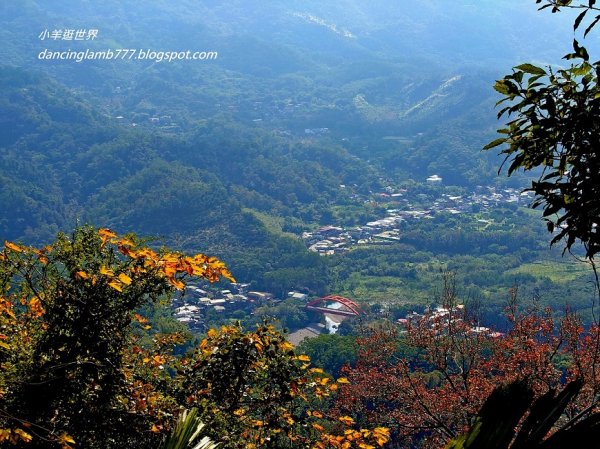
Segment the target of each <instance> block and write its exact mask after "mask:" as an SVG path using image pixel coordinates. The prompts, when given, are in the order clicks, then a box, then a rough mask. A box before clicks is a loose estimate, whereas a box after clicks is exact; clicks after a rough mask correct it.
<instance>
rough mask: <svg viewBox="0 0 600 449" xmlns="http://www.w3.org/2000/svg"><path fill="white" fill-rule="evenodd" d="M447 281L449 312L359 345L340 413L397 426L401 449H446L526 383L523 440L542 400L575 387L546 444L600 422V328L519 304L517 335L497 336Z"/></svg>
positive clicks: (514, 316) (396, 443)
mask: <svg viewBox="0 0 600 449" xmlns="http://www.w3.org/2000/svg"><path fill="white" fill-rule="evenodd" d="M446 281H447V282H446V284H445V288H444V291H443V293H442V299H444V303H443V305H442V307H441V308H439V309H437V310H434V311H431V312H428V313H426V314H424V316H422V317H417V318H414V319H413V320H412V321H410V322H408V323H407V328H406V333H402V334H401V333H400V332H399V329H398V328H397V327H396V325H393V324H390V325H389V326H388V327H382V328H375V329H371V330H370V331H369V332H367V334H366V335H365V336H364V337H361V338H360V339H359V346H360V351H359V357H358V361H357V363H356V366H355V367H354V368H350V367H348V368H346V375H347V378H348V380H349V384H347V385H343V386H342V388H341V389H340V392H339V395H338V396H337V399H336V402H335V406H334V410H335V411H337V413H339V414H341V415H342V414H343V415H348V416H351V417H352V418H353V419H355V420H356V421H357V422H358V423H359V424H360V425H362V426H385V427H389V428H390V430H391V435H392V442H393V447H398V448H414V447H424V448H425V447H443V445H444V444H445V443H446V442H447V441H449V440H450V439H453V438H457V437H458V436H459V435H460V434H461V433H462V432H464V431H465V429H468V428H469V427H470V426H472V425H474V424H476V423H477V417H478V415H479V413H480V410H481V409H482V407H483V405H484V403H485V402H486V400H487V399H488V398H489V397H490V395H491V394H492V392H493V391H494V390H495V389H496V388H497V387H498V386H499V385H503V384H509V383H514V382H517V383H519V384H520V385H522V387H523V389H524V390H526V391H527V392H528V393H527V394H528V395H530V399H529V400H526V401H525V403H524V408H523V410H521V411H520V412H519V410H516V411H515V416H517V418H518V419H516V421H515V423H514V425H513V428H512V429H511V431H512V432H514V427H515V426H518V427H519V428H520V426H522V425H524V424H523V414H524V412H525V410H526V409H527V407H528V406H529V405H531V402H532V401H533V400H536V399H538V398H542V397H546V396H547V397H548V398H549V397H550V396H552V394H553V393H551V392H553V391H555V390H556V389H558V388H560V386H561V385H562V384H563V383H564V382H565V381H569V380H572V381H574V382H576V383H577V385H578V387H577V395H572V396H569V401H567V403H565V404H564V407H563V408H562V409H561V410H560V413H559V414H558V416H557V417H556V420H555V421H553V422H552V425H551V426H550V427H549V428H548V429H547V430H546V432H545V433H544V434H543V435H542V436H541V437H540V438H543V437H546V436H547V434H548V433H552V432H556V431H557V430H559V429H560V428H561V426H565V425H567V424H568V423H571V424H574V423H575V422H577V421H578V420H584V419H586V418H588V417H593V419H594V420H597V419H598V415H597V406H598V398H599V396H598V393H599V392H600V376H599V375H598V372H599V369H600V364H599V362H600V360H599V359H600V347H599V345H598V342H599V341H600V331H599V329H598V327H597V326H593V327H591V328H590V329H588V330H584V328H583V326H582V325H581V323H580V321H579V320H578V319H577V317H575V316H574V315H572V314H570V313H568V314H566V315H565V316H564V317H563V319H561V320H560V321H559V322H556V321H555V320H554V319H553V317H552V313H551V311H550V310H525V311H519V310H518V308H517V307H516V306H515V305H514V302H512V303H511V307H509V308H508V309H507V316H508V318H509V320H510V322H511V328H510V330H509V331H508V332H507V333H505V334H500V333H497V332H492V331H490V330H489V329H483V328H481V327H478V326H477V324H476V321H474V320H472V319H471V318H470V317H469V315H468V313H466V312H465V309H464V308H463V307H460V305H459V304H457V302H456V296H455V290H454V286H453V283H452V282H451V279H450V280H449V279H447V280H446ZM512 294H513V297H516V290H515V291H513V292H512ZM528 401H529V402H528ZM510 406H511V404H509V407H508V408H510ZM492 427H493V426H492ZM457 447H458V446H457Z"/></svg>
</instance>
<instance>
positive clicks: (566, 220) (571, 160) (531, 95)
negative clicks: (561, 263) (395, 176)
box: [485, 0, 600, 258]
mask: <svg viewBox="0 0 600 449" xmlns="http://www.w3.org/2000/svg"><path fill="white" fill-rule="evenodd" d="M536 3H538V4H541V6H540V9H546V8H551V10H552V12H559V11H561V9H562V8H569V9H576V10H578V11H579V12H580V13H579V15H578V16H577V18H576V20H575V23H574V29H575V30H578V29H579V28H580V27H583V25H585V26H586V28H585V31H584V37H585V36H586V35H587V34H588V33H589V32H590V31H591V30H592V29H593V28H594V26H595V25H596V24H597V23H598V22H599V21H600V14H598V13H599V12H600V8H598V7H596V6H595V4H596V1H595V0H589V1H587V2H582V3H579V2H573V1H566V0H536ZM594 14H596V15H595V17H594ZM564 59H566V60H568V61H573V62H572V63H571V65H570V66H569V67H566V68H557V69H554V68H552V67H546V68H542V67H538V66H535V65H533V64H521V65H518V66H516V67H515V68H514V69H513V73H512V74H510V75H507V76H505V77H504V78H503V79H501V80H499V81H497V82H496V84H495V89H496V90H497V91H498V92H499V93H501V94H502V95H503V98H502V99H501V100H500V101H499V102H498V104H507V106H505V107H503V108H502V109H501V110H500V112H499V114H498V117H499V118H500V117H502V116H506V117H507V118H509V119H510V120H509V121H508V123H507V124H506V126H505V127H504V128H502V129H500V130H499V131H498V132H499V133H501V134H502V136H503V137H500V138H498V139H496V140H494V141H493V142H490V143H489V144H488V145H486V147H485V149H490V148H494V147H497V146H500V145H504V148H503V149H502V150H501V154H504V155H505V156H506V159H505V162H509V167H508V174H509V175H510V174H512V173H513V172H514V171H516V170H525V171H532V170H536V172H538V171H539V169H541V175H540V176H539V179H538V180H537V181H535V182H533V183H532V185H531V188H530V189H529V190H531V191H532V192H534V193H535V195H536V197H535V202H534V204H533V205H534V207H538V206H542V207H543V209H544V217H545V219H546V221H547V224H548V229H549V231H550V232H555V231H556V235H555V236H554V237H553V239H552V243H556V242H558V241H560V240H562V239H564V240H565V249H566V250H570V249H571V248H572V246H573V244H574V243H575V242H577V241H579V242H581V243H582V244H583V246H584V248H585V255H586V256H587V257H588V258H593V257H594V255H595V254H596V253H598V252H599V251H600V153H599V151H598V148H599V145H600V95H598V92H599V91H600V85H599V76H600V61H599V62H591V61H590V56H589V54H588V52H587V50H586V49H585V48H584V47H583V46H581V45H580V44H579V42H578V41H577V40H574V41H573V52H572V53H569V54H567V55H566V56H565V57H564Z"/></svg>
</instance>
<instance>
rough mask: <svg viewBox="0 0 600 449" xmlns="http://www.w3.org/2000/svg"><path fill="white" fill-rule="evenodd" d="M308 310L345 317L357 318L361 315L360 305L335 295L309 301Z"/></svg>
mask: <svg viewBox="0 0 600 449" xmlns="http://www.w3.org/2000/svg"><path fill="white" fill-rule="evenodd" d="M306 310H312V311H314V312H320V313H330V314H332V315H343V316H357V315H360V313H361V311H360V308H359V307H358V304H356V303H355V302H354V301H352V300H351V299H348V298H344V297H343V296H335V295H329V296H323V297H322V298H317V299H313V300H312V301H309V302H308V303H307V304H306Z"/></svg>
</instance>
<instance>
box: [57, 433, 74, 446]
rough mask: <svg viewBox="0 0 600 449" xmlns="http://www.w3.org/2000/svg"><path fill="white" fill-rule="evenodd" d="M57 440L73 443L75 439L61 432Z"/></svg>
mask: <svg viewBox="0 0 600 449" xmlns="http://www.w3.org/2000/svg"><path fill="white" fill-rule="evenodd" d="M58 441H59V442H60V443H63V444H75V440H74V439H73V437H72V436H70V435H67V434H66V433H63V434H62V435H61V436H59V437H58Z"/></svg>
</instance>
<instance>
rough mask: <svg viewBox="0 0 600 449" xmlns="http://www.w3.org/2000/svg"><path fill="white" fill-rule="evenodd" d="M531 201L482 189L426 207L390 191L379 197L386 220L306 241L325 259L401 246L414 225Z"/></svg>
mask: <svg viewBox="0 0 600 449" xmlns="http://www.w3.org/2000/svg"><path fill="white" fill-rule="evenodd" d="M441 179H442V178H440V177H439V176H437V175H433V176H431V177H429V178H428V179H427V182H428V183H438V182H441ZM421 195H423V194H418V195H417V197H419V196H421ZM425 196H427V195H425ZM531 198H532V194H531V192H524V193H521V192H520V191H519V190H517V189H514V188H504V189H497V188H496V187H482V186H478V187H477V188H476V189H475V191H474V192H472V193H470V194H466V195H452V194H449V193H441V194H440V195H439V197H437V198H436V199H435V200H433V201H432V202H430V204H423V201H422V198H415V199H412V198H410V196H409V194H408V191H407V190H406V189H394V188H393V187H386V188H385V189H384V191H383V192H379V193H377V194H375V200H376V202H377V203H378V204H380V205H381V204H385V205H387V206H388V209H387V216H386V217H383V218H381V219H379V220H375V221H371V222H368V223H366V224H365V225H362V226H356V227H352V228H342V227H339V226H323V227H321V228H319V229H317V230H315V231H312V232H304V233H303V234H302V239H303V240H304V241H305V242H306V244H307V245H308V247H309V249H310V250H311V251H314V252H316V253H319V254H321V255H332V254H336V253H339V252H343V251H347V250H348V249H350V248H351V247H353V246H356V245H367V244H371V245H373V244H379V245H381V244H390V243H393V242H397V241H399V240H400V238H401V230H402V229H405V227H406V226H407V225H408V224H410V222H415V221H418V220H423V219H431V218H433V217H434V216H435V215H436V214H442V213H445V214H450V215H460V214H465V215H466V214H472V213H474V212H486V211H489V210H491V209H492V208H494V207H497V206H500V205H502V204H510V203H513V204H517V205H523V204H529V203H530V201H531ZM371 201H372V200H371ZM417 204H418V206H417ZM478 221H480V222H484V223H491V221H490V220H483V219H479V220H478Z"/></svg>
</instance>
